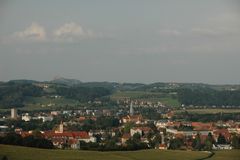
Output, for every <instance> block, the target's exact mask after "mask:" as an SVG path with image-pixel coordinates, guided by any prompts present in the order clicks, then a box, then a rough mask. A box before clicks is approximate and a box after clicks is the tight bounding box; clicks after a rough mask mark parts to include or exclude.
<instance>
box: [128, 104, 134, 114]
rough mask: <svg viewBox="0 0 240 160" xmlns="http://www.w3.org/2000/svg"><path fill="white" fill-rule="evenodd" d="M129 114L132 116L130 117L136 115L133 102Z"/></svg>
mask: <svg viewBox="0 0 240 160" xmlns="http://www.w3.org/2000/svg"><path fill="white" fill-rule="evenodd" d="M129 114H130V116H132V115H134V110H133V102H132V101H131V105H130V110H129Z"/></svg>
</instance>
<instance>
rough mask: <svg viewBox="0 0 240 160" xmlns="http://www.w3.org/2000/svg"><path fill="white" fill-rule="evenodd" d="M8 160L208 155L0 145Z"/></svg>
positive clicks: (218, 154) (224, 154)
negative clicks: (50, 148) (49, 148)
mask: <svg viewBox="0 0 240 160" xmlns="http://www.w3.org/2000/svg"><path fill="white" fill-rule="evenodd" d="M4 155H6V156H7V158H8V160H36V159H37V160H177V159H181V160H200V159H202V158H203V159H204V158H205V157H207V156H208V155H209V153H206V152H195V151H178V150H175V151H173V150H166V151H160V150H141V151H128V152H124V151H122V152H120V151H119V152H96V151H77V150H47V149H37V148H28V147H20V146H9V145H0V159H1V158H2V156H4ZM239 157H240V151H239V150H231V151H215V154H214V156H213V157H211V158H209V159H208V160H226V159H227V160H239Z"/></svg>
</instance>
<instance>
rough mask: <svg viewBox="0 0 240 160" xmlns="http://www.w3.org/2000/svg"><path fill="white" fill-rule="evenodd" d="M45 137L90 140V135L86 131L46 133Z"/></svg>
mask: <svg viewBox="0 0 240 160" xmlns="http://www.w3.org/2000/svg"><path fill="white" fill-rule="evenodd" d="M43 135H44V136H45V137H47V138H51V137H69V138H70V137H72V138H81V139H88V138H89V135H88V133H87V132H85V131H78V132H63V133H55V132H53V131H47V132H44V133H43Z"/></svg>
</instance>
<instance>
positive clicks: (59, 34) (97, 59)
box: [0, 0, 240, 84]
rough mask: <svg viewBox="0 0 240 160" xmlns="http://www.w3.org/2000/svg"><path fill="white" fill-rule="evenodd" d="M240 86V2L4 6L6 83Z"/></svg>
mask: <svg viewBox="0 0 240 160" xmlns="http://www.w3.org/2000/svg"><path fill="white" fill-rule="evenodd" d="M56 76H58V77H65V78H74V79H79V80H81V81H84V82H87V81H111V82H121V83H122V82H139V83H153V82H187V83H189V82H195V83H210V84H240V1H238V0H211V1H209V0H201V1H193V0H181V1H179V0H101V1H100V0H78V1H76V0H68V1H66V0H51V1H49V0H40V1H33V0H21V1H19V0H12V1H7V0H0V81H8V80H13V79H32V80H38V81H45V80H52V79H53V78H54V77H56Z"/></svg>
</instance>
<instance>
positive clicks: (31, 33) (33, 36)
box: [14, 22, 46, 40]
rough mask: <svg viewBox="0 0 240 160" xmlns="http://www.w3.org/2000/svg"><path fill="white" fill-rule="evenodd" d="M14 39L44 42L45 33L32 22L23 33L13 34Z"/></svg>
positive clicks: (39, 26)
mask: <svg viewBox="0 0 240 160" xmlns="http://www.w3.org/2000/svg"><path fill="white" fill-rule="evenodd" d="M14 37H15V38H17V39H21V40H45V39H46V32H45V29H44V27H43V26H41V25H39V24H37V23H35V22H33V23H32V24H31V25H30V26H29V27H27V28H26V29H25V30H24V31H19V32H15V33H14Z"/></svg>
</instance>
